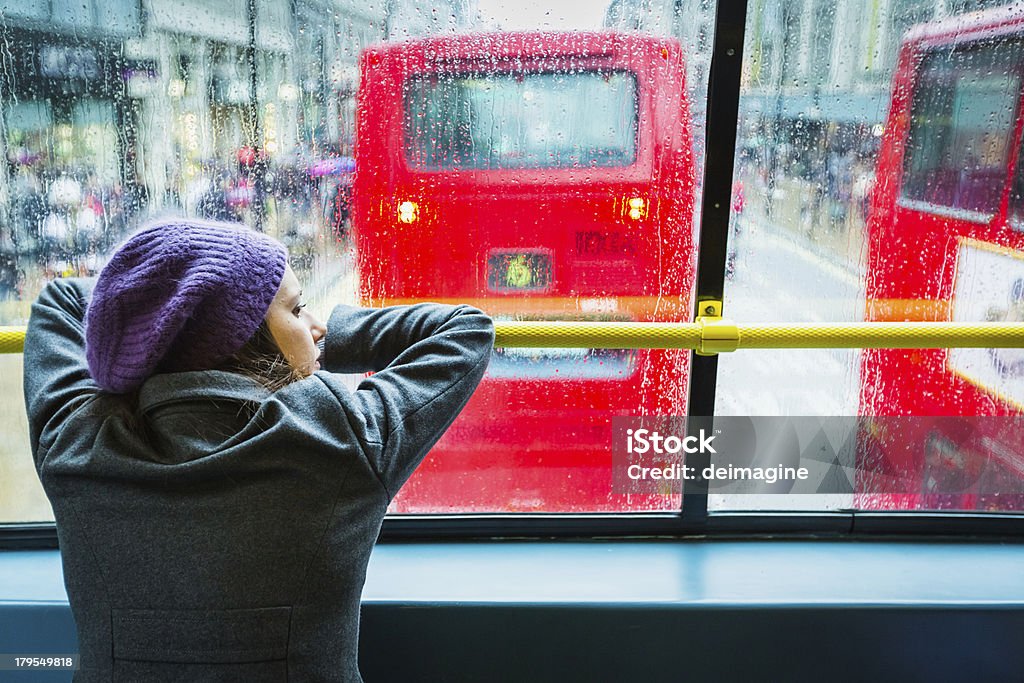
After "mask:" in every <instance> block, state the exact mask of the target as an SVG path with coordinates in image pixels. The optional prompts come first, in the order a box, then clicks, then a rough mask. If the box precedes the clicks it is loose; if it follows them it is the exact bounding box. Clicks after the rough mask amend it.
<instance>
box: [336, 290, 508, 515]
mask: <svg viewBox="0 0 1024 683" xmlns="http://www.w3.org/2000/svg"><path fill="white" fill-rule="evenodd" d="M493 345H494V325H493V323H492V322H491V319H490V318H489V317H487V315H485V314H484V313H482V312H481V311H479V310H477V309H475V308H471V307H469V306H442V305H439V304H418V305H415V306H395V307H391V308H384V309H365V308H354V307H350V306H339V307H337V308H336V309H335V310H334V312H333V313H332V315H331V317H330V320H329V321H328V324H327V343H326V347H325V350H324V358H323V363H324V368H325V369H326V370H329V371H331V372H346V373H351V372H366V371H374V372H375V374H373V375H372V376H370V377H368V378H366V379H365V380H363V382H362V383H360V385H359V387H358V388H357V390H356V392H355V399H356V401H357V404H358V406H359V408H360V412H361V413H362V416H363V419H364V420H365V424H366V429H367V431H366V435H365V437H366V438H365V443H364V444H363V448H364V451H365V452H366V454H367V457H368V458H369V459H370V464H371V466H373V468H374V469H375V470H376V471H377V474H378V475H379V476H380V479H381V482H382V483H383V484H384V487H385V489H386V490H387V492H388V495H389V498H390V497H393V496H394V495H395V494H396V493H397V492H398V489H399V487H401V485H402V484H403V483H405V481H406V480H407V479H408V478H409V476H410V475H411V474H412V473H413V471H414V470H415V469H416V467H417V466H418V465H419V463H420V461H421V460H422V459H423V457H424V456H425V455H426V454H427V451H429V450H430V447H431V446H433V445H434V443H436V442H437V440H438V439H440V438H441V435H442V434H444V432H445V430H446V429H448V426H449V425H451V423H452V421H454V420H455V418H456V416H457V415H458V414H459V411H460V410H462V408H463V406H465V405H466V402H467V401H468V400H469V398H470V396H472V394H473V391H474V390H475V389H476V386H477V384H478V383H479V382H480V380H481V378H482V377H483V375H484V371H485V370H486V369H487V363H488V361H489V360H490V355H491V349H492V347H493Z"/></svg>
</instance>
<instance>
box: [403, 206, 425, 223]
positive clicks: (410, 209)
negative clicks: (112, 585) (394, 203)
mask: <svg viewBox="0 0 1024 683" xmlns="http://www.w3.org/2000/svg"><path fill="white" fill-rule="evenodd" d="M419 215H420V207H419V206H418V205H417V204H416V202H402V203H401V204H399V205H398V220H400V221H401V222H402V223H415V222H416V219H417V218H419Z"/></svg>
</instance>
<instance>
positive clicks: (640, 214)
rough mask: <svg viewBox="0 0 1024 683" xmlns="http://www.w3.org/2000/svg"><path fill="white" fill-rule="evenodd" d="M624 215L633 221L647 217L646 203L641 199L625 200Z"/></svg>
mask: <svg viewBox="0 0 1024 683" xmlns="http://www.w3.org/2000/svg"><path fill="white" fill-rule="evenodd" d="M626 206H627V207H628V210H627V212H626V215H628V216H629V217H630V218H632V219H633V220H635V221H638V220H640V219H641V218H644V217H645V216H647V202H646V201H644V199H643V198H642V197H631V198H629V199H627V200H626Z"/></svg>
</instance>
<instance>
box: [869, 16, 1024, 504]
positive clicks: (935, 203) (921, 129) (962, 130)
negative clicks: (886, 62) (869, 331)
mask: <svg viewBox="0 0 1024 683" xmlns="http://www.w3.org/2000/svg"><path fill="white" fill-rule="evenodd" d="M1022 83H1024V13H1021V12H1020V11H1019V10H1016V9H1015V8H1012V7H1010V8H1004V9H998V10H992V11H988V12H983V13H975V14H970V15H966V16H960V17H955V18H952V19H949V20H946V21H942V22H936V23H932V24H927V25H922V26H919V27H916V28H915V29H913V30H911V31H910V32H909V33H908V34H907V36H906V37H905V39H904V41H903V43H902V47H901V51H900V54H899V59H898V62H897V66H896V72H895V75H894V78H893V89H892V103H891V105H890V111H889V117H888V123H887V125H886V129H885V133H884V137H883V142H882V148H881V151H880V155H879V158H878V164H877V177H876V185H875V190H874V193H873V197H872V204H871V210H870V218H869V223H868V238H869V239H868V242H869V254H868V267H867V273H868V276H867V287H866V295H867V318H868V319H869V320H880V321H911V320H937V321H944V320H945V321H959V322H968V321H1024V154H1022V153H1021V148H1022V145H1024V107H1022V97H1024V92H1022ZM862 386H863V390H862V393H861V408H860V412H861V414H864V415H885V416H918V417H933V418H935V419H931V420H926V419H915V420H905V421H888V424H889V427H890V428H886V427H884V425H886V424H887V423H886V421H881V422H880V423H879V424H880V425H883V427H882V428H881V429H880V430H876V431H881V432H892V433H878V434H875V435H874V441H875V442H876V446H877V448H875V449H874V450H873V452H872V454H869V457H873V458H876V462H875V463H873V465H872V469H874V470H876V471H877V472H880V473H883V474H885V475H890V476H893V477H898V478H900V479H901V480H902V481H903V483H904V484H907V483H909V486H897V487H896V488H899V489H900V491H898V492H893V491H888V492H886V491H885V490H884V487H883V486H876V485H872V484H871V483H870V482H869V483H868V485H867V486H862V487H861V488H862V490H863V491H864V492H865V493H866V494H875V495H868V496H867V497H866V498H865V505H867V506H869V507H878V506H883V507H911V508H912V507H924V508H930V509H935V508H949V509H978V508H981V509H994V510H995V509H1019V508H1020V507H1021V502H1022V498H1021V496H1020V495H1019V494H1020V493H1021V492H1024V489H1022V486H1021V482H1022V481H1024V449H1022V446H1024V436H1022V434H1021V432H1022V431H1024V430H1022V429H1020V427H1024V422H1021V421H1018V420H1013V419H1010V418H1012V417H1013V416H1020V415H1021V414H1022V411H1024V351H1022V350H1017V349H952V350H908V351H904V350H898V351H897V350H871V351H867V352H865V354H864V356H863V365H862ZM979 416H986V417H979ZM896 432H899V433H898V434H897V433H896ZM884 479H885V478H884V477H883V478H882V480H884ZM890 481H891V480H890Z"/></svg>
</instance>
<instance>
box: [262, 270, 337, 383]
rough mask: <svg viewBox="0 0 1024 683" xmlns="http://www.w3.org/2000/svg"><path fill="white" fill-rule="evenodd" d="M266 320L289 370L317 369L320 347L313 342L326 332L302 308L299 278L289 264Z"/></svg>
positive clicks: (311, 371) (304, 370)
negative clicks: (289, 367)
mask: <svg viewBox="0 0 1024 683" xmlns="http://www.w3.org/2000/svg"><path fill="white" fill-rule="evenodd" d="M266 321H267V327H268V328H269V329H270V335H271V336H272V337H273V338H274V341H275V342H277V346H278V348H279V349H281V353H282V354H284V357H285V360H287V361H288V365H290V366H291V367H292V369H293V370H295V371H296V372H298V373H299V374H301V375H311V374H313V372H314V371H315V370H319V369H320V361H319V358H320V350H319V349H317V347H316V343H317V341H319V340H320V339H321V338H322V337H323V336H324V335H325V334H327V328H326V327H324V324H323V323H322V322H320V321H319V320H318V319H317V318H316V317H315V316H314V315H313V314H312V313H309V312H308V311H306V310H305V304H304V303H303V302H302V290H301V289H300V288H299V279H298V278H297V277H295V273H293V272H292V267H291V266H286V267H285V269H284V278H283V279H282V280H281V287H280V289H278V290H277V296H275V297H274V300H273V301H272V302H271V304H270V309H269V310H268V311H267V315H266Z"/></svg>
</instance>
